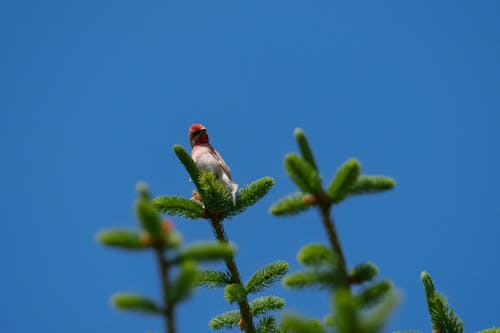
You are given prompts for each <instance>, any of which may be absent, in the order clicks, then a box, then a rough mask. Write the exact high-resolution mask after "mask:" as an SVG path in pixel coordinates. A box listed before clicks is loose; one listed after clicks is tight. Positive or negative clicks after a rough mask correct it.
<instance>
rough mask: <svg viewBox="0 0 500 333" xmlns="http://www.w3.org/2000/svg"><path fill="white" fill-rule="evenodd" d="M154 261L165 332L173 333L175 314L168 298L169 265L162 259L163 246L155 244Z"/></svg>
mask: <svg viewBox="0 0 500 333" xmlns="http://www.w3.org/2000/svg"><path fill="white" fill-rule="evenodd" d="M154 249H155V254H156V261H157V264H158V267H159V271H160V284H161V289H162V295H163V316H164V318H165V332H167V333H175V313H174V307H173V304H171V302H170V298H169V292H170V290H169V285H170V274H169V270H170V265H169V263H168V262H167V260H166V259H165V257H164V250H165V248H164V245H163V244H157V245H155V246H154Z"/></svg>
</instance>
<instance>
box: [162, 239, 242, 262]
mask: <svg viewBox="0 0 500 333" xmlns="http://www.w3.org/2000/svg"><path fill="white" fill-rule="evenodd" d="M234 252H235V250H234V247H232V246H231V245H229V244H221V243H214V242H194V243H192V244H190V245H188V246H186V247H184V248H183V249H182V250H180V251H179V254H178V255H177V257H176V258H174V259H173V260H172V262H174V263H178V262H183V261H186V260H196V261H216V260H224V259H227V258H229V257H230V256H232V255H233V254H234Z"/></svg>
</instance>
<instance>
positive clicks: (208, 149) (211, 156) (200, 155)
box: [189, 124, 238, 205]
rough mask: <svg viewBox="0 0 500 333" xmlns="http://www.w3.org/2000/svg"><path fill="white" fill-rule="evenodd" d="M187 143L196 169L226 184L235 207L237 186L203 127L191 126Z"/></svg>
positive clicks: (199, 125)
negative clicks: (212, 175)
mask: <svg viewBox="0 0 500 333" xmlns="http://www.w3.org/2000/svg"><path fill="white" fill-rule="evenodd" d="M189 143H190V144H191V147H192V148H193V150H192V151H191V157H192V158H193V161H194V163H196V166H198V169H200V170H202V171H210V172H212V173H213V174H214V175H215V177H216V178H217V179H219V180H221V181H222V182H223V183H224V184H226V185H227V186H228V187H229V189H230V191H231V195H232V198H233V204H234V205H235V204H236V191H237V190H238V184H236V183H234V182H233V181H232V179H231V173H230V172H229V167H228V166H227V164H226V162H224V159H223V158H222V156H220V154H219V153H218V152H217V150H215V149H214V147H212V145H211V144H210V142H209V139H208V134H207V129H206V128H205V126H203V125H201V124H193V125H191V127H189Z"/></svg>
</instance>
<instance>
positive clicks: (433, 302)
mask: <svg viewBox="0 0 500 333" xmlns="http://www.w3.org/2000/svg"><path fill="white" fill-rule="evenodd" d="M420 279H421V281H422V284H423V285H424V291H425V297H426V301H427V306H428V308H429V314H430V317H431V322H432V328H433V329H434V330H437V331H439V332H440V333H463V332H464V326H463V324H462V321H461V320H460V318H459V317H458V316H457V315H456V314H455V312H454V311H453V310H452V308H451V307H450V306H449V304H448V301H447V300H446V298H445V297H444V296H443V295H441V294H438V293H437V292H436V290H435V287H434V283H433V281H432V278H431V276H430V274H429V273H427V272H425V271H423V272H422V274H421V275H420Z"/></svg>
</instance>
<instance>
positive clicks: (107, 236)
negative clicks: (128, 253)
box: [96, 229, 148, 250]
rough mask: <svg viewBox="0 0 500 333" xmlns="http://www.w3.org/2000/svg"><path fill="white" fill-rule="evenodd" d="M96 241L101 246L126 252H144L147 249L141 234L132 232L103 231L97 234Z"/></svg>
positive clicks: (119, 230)
mask: <svg viewBox="0 0 500 333" xmlns="http://www.w3.org/2000/svg"><path fill="white" fill-rule="evenodd" d="M96 240H97V241H98V242H99V243H101V244H103V245H107V246H113V247H117V248H121V249H127V250H144V249H147V248H148V246H147V245H146V244H145V243H144V241H143V239H142V238H141V234H140V233H138V232H136V231H132V230H125V229H109V230H103V231H101V232H99V233H98V234H97V236H96Z"/></svg>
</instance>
